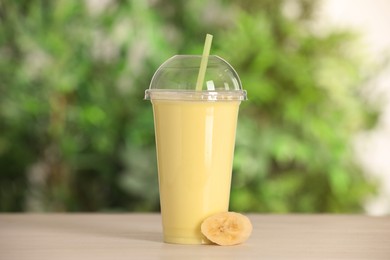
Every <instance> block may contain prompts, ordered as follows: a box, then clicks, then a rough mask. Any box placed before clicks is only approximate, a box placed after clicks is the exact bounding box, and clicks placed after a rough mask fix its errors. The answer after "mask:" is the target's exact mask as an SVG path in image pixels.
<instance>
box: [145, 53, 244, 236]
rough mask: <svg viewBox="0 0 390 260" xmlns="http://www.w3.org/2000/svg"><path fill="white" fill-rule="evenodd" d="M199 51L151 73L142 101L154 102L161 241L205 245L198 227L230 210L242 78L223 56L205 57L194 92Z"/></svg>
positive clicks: (199, 58)
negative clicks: (202, 79) (202, 74)
mask: <svg viewBox="0 0 390 260" xmlns="http://www.w3.org/2000/svg"><path fill="white" fill-rule="evenodd" d="M201 57H202V56H200V55H176V56H174V57H172V58H170V59H169V60H167V61H166V62H165V63H163V64H162V65H161V66H160V68H159V69H158V70H157V71H156V73H155V74H154V76H153V78H152V81H151V84H150V88H149V89H148V90H146V91H145V99H148V100H151V102H152V105H153V114H154V126H155V136H156V149H157V164H158V178H159V191H160V205H161V214H162V224H163V234H164V242H167V243H176V244H208V243H209V241H208V240H207V239H206V238H205V237H204V236H203V235H202V234H201V229H200V225H201V223H202V221H203V220H204V219H205V218H207V217H208V216H210V215H212V214H215V213H219V212H226V211H228V207H229V197H230V185H231V173H232V162H233V154H234V144H235V136H236V125H237V116H238V110H239V105H240V103H241V101H242V100H246V91H245V90H242V87H241V82H240V79H239V77H238V75H237V73H236V72H235V71H234V69H233V68H232V66H230V65H229V64H228V63H227V62H226V61H225V60H223V59H221V58H220V57H218V56H213V55H211V56H209V60H208V66H207V70H206V75H205V82H204V84H203V86H202V90H201V91H197V90H195V85H196V81H197V76H198V71H199V64H200V61H201Z"/></svg>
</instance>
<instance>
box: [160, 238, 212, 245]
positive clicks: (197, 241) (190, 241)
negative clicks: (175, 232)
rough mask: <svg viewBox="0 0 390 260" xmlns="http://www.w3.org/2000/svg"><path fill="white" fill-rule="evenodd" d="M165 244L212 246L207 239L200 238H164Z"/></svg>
mask: <svg viewBox="0 0 390 260" xmlns="http://www.w3.org/2000/svg"><path fill="white" fill-rule="evenodd" d="M164 243H168V244H181V245H209V244H212V242H211V241H210V240H208V239H207V238H198V237H171V236H164Z"/></svg>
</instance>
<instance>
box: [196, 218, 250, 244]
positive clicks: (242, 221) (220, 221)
mask: <svg viewBox="0 0 390 260" xmlns="http://www.w3.org/2000/svg"><path fill="white" fill-rule="evenodd" d="M252 229H253V227H252V224H251V222H250V220H249V218H248V217H246V216H244V215H242V214H240V213H236V212H222V213H218V214H215V215H212V216H210V217H208V218H206V219H205V220H204V221H203V222H202V225H201V231H202V234H203V235H204V236H206V237H207V239H209V240H210V241H211V242H213V243H215V244H218V245H221V246H231V245H238V244H241V243H243V242H245V241H246V240H247V239H248V238H249V236H250V235H251V233H252Z"/></svg>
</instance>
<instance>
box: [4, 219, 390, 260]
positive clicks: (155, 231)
mask: <svg viewBox="0 0 390 260" xmlns="http://www.w3.org/2000/svg"><path fill="white" fill-rule="evenodd" d="M248 216H249V218H250V219H251V221H252V223H253V226H254V230H253V233H252V236H251V237H250V239H249V240H248V241H247V242H246V243H245V244H242V245H238V246H229V247H221V246H216V245H172V244H165V243H163V242H162V234H161V232H162V231H161V218H160V215H158V214H0V259H1V260H8V259H15V260H23V259H32V260H34V259H39V260H45V259H56V260H58V259H72V260H73V259H83V260H84V259H126V260H130V259H169V260H171V259H185V260H190V259H240V260H242V259H370V260H372V259H374V260H375V259H386V260H389V259H390V217H380V218H379V217H368V216H360V215H255V214H248Z"/></svg>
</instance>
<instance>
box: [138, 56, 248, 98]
mask: <svg viewBox="0 0 390 260" xmlns="http://www.w3.org/2000/svg"><path fill="white" fill-rule="evenodd" d="M201 59H202V56H201V55H176V56H173V57H172V58H170V59H168V60H167V61H166V62H164V63H163V64H162V65H161V66H160V67H159V68H158V69H157V71H156V72H155V74H154V76H153V78H152V81H151V83H150V87H149V89H147V90H146V91H145V99H148V100H149V99H151V100H205V101H207V100H208V101H219V100H221V101H229V100H239V101H241V100H246V99H247V95H246V91H245V90H243V89H242V86H241V81H240V78H239V77H238V74H237V72H236V71H235V70H234V69H233V67H232V66H231V65H230V64H229V63H227V62H226V61H225V60H224V59H222V58H220V57H218V56H215V55H210V56H209V58H208V64H207V69H206V74H205V79H204V82H203V86H202V89H201V90H196V89H195V88H196V82H197V77H198V73H199V67H200V62H201Z"/></svg>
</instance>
